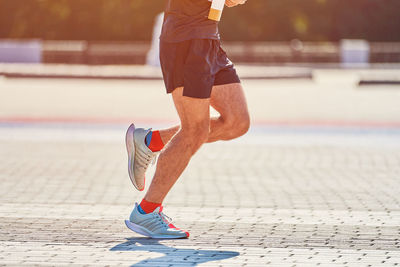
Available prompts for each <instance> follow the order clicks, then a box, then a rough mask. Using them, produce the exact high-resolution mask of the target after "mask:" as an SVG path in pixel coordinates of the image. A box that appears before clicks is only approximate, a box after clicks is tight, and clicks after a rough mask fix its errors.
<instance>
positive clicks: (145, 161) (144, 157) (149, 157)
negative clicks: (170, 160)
mask: <svg viewBox="0 0 400 267" xmlns="http://www.w3.org/2000/svg"><path fill="white" fill-rule="evenodd" d="M137 155H138V159H139V160H138V163H139V164H138V165H139V167H141V168H142V169H144V170H146V169H147V167H148V166H149V164H150V163H151V164H152V165H154V163H155V162H156V155H157V154H156V153H154V152H152V153H146V152H145V151H143V150H139V153H137Z"/></svg>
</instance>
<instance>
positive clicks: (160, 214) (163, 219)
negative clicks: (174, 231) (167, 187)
mask: <svg viewBox="0 0 400 267" xmlns="http://www.w3.org/2000/svg"><path fill="white" fill-rule="evenodd" d="M157 215H158V216H157V217H158V219H159V220H160V222H161V223H162V224H163V225H164V227H165V228H169V225H170V224H171V222H172V219H171V218H170V217H168V216H167V215H165V214H164V213H163V212H161V211H160V212H158V214H157Z"/></svg>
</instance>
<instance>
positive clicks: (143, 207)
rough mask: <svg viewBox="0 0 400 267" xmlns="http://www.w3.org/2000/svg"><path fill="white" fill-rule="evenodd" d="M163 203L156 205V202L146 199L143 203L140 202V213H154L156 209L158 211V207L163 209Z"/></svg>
mask: <svg viewBox="0 0 400 267" xmlns="http://www.w3.org/2000/svg"><path fill="white" fill-rule="evenodd" d="M161 204H162V203H154V202H150V201H147V200H145V199H143V200H142V202H140V204H139V206H138V210H139V212H140V213H144V214H146V213H152V212H153V211H154V210H155V209H157V208H158V207H161Z"/></svg>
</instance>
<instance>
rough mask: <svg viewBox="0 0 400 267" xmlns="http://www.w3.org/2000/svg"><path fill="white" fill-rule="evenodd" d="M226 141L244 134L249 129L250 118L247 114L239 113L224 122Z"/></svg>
mask: <svg viewBox="0 0 400 267" xmlns="http://www.w3.org/2000/svg"><path fill="white" fill-rule="evenodd" d="M224 128H225V129H226V133H227V137H228V139H233V138H237V137H240V136H242V135H244V134H246V133H247V132H248V131H249V128H250V116H249V114H248V112H244V113H241V114H240V115H236V116H234V117H231V118H228V119H225V120H224Z"/></svg>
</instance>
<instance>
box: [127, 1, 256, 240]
mask: <svg viewBox="0 0 400 267" xmlns="http://www.w3.org/2000/svg"><path fill="white" fill-rule="evenodd" d="M245 1H246V0H226V1H225V5H226V6H228V7H233V6H236V5H239V4H244V3H245ZM210 7H211V3H210V1H208V0H168V4H167V7H166V11H165V17H164V23H163V28H162V33H161V36H160V61H161V68H162V73H163V77H164V82H165V86H166V89H167V93H170V94H171V95H172V98H173V101H174V104H175V108H176V110H177V113H178V115H179V118H180V125H177V126H175V127H172V128H169V129H164V130H158V131H152V129H147V130H145V129H142V128H136V129H135V126H134V124H132V125H131V126H130V127H129V128H128V131H127V133H126V147H127V152H128V170H129V176H130V178H131V181H132V183H133V185H134V186H135V187H136V188H137V189H138V190H140V191H143V190H144V188H145V172H146V170H147V167H148V166H149V164H150V163H151V162H153V161H154V160H155V158H156V156H157V155H158V154H159V158H158V161H157V166H156V171H155V174H154V177H153V180H152V182H151V184H150V187H149V189H148V191H147V193H146V195H145V197H144V198H143V200H142V201H141V202H140V204H139V205H138V204H137V203H136V204H135V207H134V209H133V211H132V213H131V215H130V218H129V220H126V221H125V223H126V225H127V226H128V228H129V229H131V230H133V231H135V232H137V233H139V234H142V235H145V236H149V237H152V238H187V237H189V233H188V232H187V231H184V230H181V229H179V228H177V227H175V226H174V225H173V224H172V223H171V219H169V218H168V217H167V216H166V215H165V214H164V213H163V212H162V211H163V206H162V203H163V200H164V198H165V197H166V195H167V194H168V192H169V191H170V190H171V188H172V186H173V185H174V184H175V182H176V181H177V179H178V178H179V176H180V175H181V174H182V172H183V171H184V169H185V168H186V166H187V165H188V163H189V161H190V159H191V157H192V156H193V155H194V154H195V153H196V151H197V150H198V149H199V148H200V147H201V145H202V144H204V143H211V142H215V141H219V140H231V139H234V138H237V137H239V136H242V135H243V134H245V133H246V132H247V131H248V129H249V125H250V119H249V113H248V110H247V104H246V99H245V96H244V93H243V88H242V86H241V83H240V80H239V77H238V75H237V74H236V70H235V68H234V66H233V64H232V62H231V61H230V60H229V59H228V57H227V55H226V53H225V52H224V50H222V48H221V44H220V37H219V32H218V22H216V21H214V20H210V19H208V15H209V11H210ZM210 106H212V107H213V108H214V109H215V110H217V111H218V113H219V114H220V115H219V116H218V117H212V118H210Z"/></svg>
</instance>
